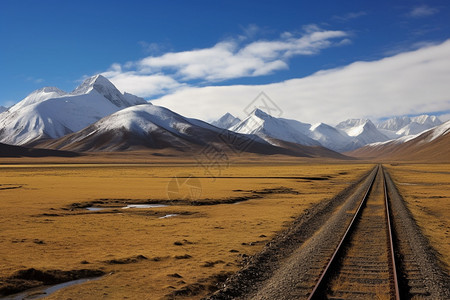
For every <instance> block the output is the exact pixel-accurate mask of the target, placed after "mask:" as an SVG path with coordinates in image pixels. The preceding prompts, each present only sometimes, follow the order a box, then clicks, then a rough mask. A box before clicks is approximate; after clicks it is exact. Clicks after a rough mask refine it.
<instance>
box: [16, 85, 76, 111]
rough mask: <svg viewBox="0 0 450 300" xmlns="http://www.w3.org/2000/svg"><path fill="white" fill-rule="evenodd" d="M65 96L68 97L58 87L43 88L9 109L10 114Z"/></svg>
mask: <svg viewBox="0 0 450 300" xmlns="http://www.w3.org/2000/svg"><path fill="white" fill-rule="evenodd" d="M65 95H68V93H66V92H64V91H62V90H60V89H58V88H57V87H52V86H46V87H43V88H41V89H39V90H36V91H34V92H32V93H31V94H29V95H28V96H26V97H25V98H24V99H23V100H22V101H20V102H19V103H17V104H15V105H13V106H12V107H11V108H10V109H9V111H10V112H14V111H18V110H19V109H21V108H23V107H25V106H28V105H31V104H35V103H40V102H43V101H45V100H48V99H52V98H59V97H63V96H65Z"/></svg>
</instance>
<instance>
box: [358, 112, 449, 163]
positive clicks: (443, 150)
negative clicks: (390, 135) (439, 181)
mask: <svg viewBox="0 0 450 300" xmlns="http://www.w3.org/2000/svg"><path fill="white" fill-rule="evenodd" d="M448 149H450V121H447V122H445V123H443V124H441V125H439V126H436V127H434V128H431V129H428V130H426V131H424V132H421V133H419V134H415V135H409V136H403V137H400V138H398V139H395V140H390V141H386V142H379V143H373V144H369V145H366V146H364V147H362V148H359V149H357V150H355V151H352V152H350V153H349V154H350V155H352V156H355V157H361V158H374V157H376V158H386V159H400V160H417V161H419V160H421V161H446V162H448V161H449V160H450V155H449V150H448Z"/></svg>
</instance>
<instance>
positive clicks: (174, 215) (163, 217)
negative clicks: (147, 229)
mask: <svg viewBox="0 0 450 300" xmlns="http://www.w3.org/2000/svg"><path fill="white" fill-rule="evenodd" d="M176 216H178V214H170V215H165V216H162V217H159V218H158V219H167V218H172V217H176Z"/></svg>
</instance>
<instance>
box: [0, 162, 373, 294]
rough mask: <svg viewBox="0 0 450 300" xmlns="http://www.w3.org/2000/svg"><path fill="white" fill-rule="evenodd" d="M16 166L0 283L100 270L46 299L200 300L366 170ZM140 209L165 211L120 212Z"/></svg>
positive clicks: (0, 175) (6, 173)
mask: <svg viewBox="0 0 450 300" xmlns="http://www.w3.org/2000/svg"><path fill="white" fill-rule="evenodd" d="M12 162H13V161H9V163H12ZM27 162H28V163H33V164H22V165H17V164H9V165H2V166H0V266H1V267H0V277H2V278H8V277H11V276H13V275H14V274H17V273H16V272H18V271H19V270H26V269H29V268H35V269H37V270H44V271H45V270H61V271H70V270H79V269H90V270H100V271H103V272H104V273H106V275H105V276H103V277H101V278H100V279H98V280H95V281H90V282H87V283H84V284H83V285H77V286H72V287H68V288H66V289H63V290H60V291H58V292H56V293H54V294H52V295H51V296H50V297H48V299H68V298H72V299H80V298H83V299H102V298H121V299H126V298H130V299H131V298H139V299H159V298H164V297H166V298H177V297H183V296H189V297H190V298H194V299H195V298H201V297H202V296H204V295H206V294H207V293H209V292H210V291H212V290H214V289H215V283H216V282H217V281H220V280H223V279H224V277H225V276H226V274H228V273H230V272H235V271H236V270H238V269H239V266H240V264H241V263H242V261H244V260H246V258H247V257H248V256H249V255H252V254H255V253H256V252H258V251H259V250H260V249H261V248H262V247H263V245H264V244H265V243H266V242H267V241H269V240H270V239H271V237H273V236H274V235H275V234H276V233H277V232H279V231H281V230H283V229H284V228H286V227H287V226H289V224H290V223H291V221H292V220H293V218H295V217H296V216H298V215H300V214H301V213H302V212H303V211H304V210H305V209H307V208H309V207H311V206H314V205H315V204H317V203H318V202H319V201H321V200H323V199H327V198H331V197H332V196H333V195H335V194H336V193H337V192H339V191H340V190H342V189H344V188H345V187H346V186H348V185H349V184H350V183H352V182H354V181H355V180H357V179H358V178H359V177H360V176H361V175H362V174H364V173H365V172H367V171H368V170H369V169H370V168H371V167H373V164H356V163H344V164H341V163H328V164H323V163H321V162H314V161H313V162H311V161H306V162H305V161H285V160H280V161H279V162H275V161H274V160H273V159H272V160H271V161H270V162H268V163H265V162H262V161H257V160H255V161H252V162H251V163H245V164H244V163H242V162H239V161H237V162H235V163H233V164H231V165H229V166H228V167H227V168H226V169H224V170H221V172H220V174H215V177H216V178H211V177H208V176H209V175H210V174H208V173H207V172H205V169H204V168H203V167H201V166H199V165H198V164H196V163H193V162H183V163H174V162H160V163H151V164H144V163H139V164H128V165H124V164H120V165H119V164H82V163H81V162H78V161H77V164H60V163H59V164H48V163H47V164H41V165H40V164H36V163H39V161H36V160H35V161H33V160H32V161H27ZM149 203H151V204H159V205H167V206H160V207H152V208H128V209H123V207H126V206H127V205H130V204H134V205H136V204H138V205H139V204H149ZM90 206H93V207H96V208H103V210H98V211H89V210H88V209H87V207H90ZM173 215H175V216H173ZM0 281H1V280H0Z"/></svg>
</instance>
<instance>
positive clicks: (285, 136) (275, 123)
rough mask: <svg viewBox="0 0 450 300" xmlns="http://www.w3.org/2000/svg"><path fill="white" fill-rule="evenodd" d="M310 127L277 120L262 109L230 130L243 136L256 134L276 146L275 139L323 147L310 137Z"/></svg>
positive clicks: (280, 119)
mask: <svg viewBox="0 0 450 300" xmlns="http://www.w3.org/2000/svg"><path fill="white" fill-rule="evenodd" d="M310 127H311V125H310V124H306V123H302V122H299V121H295V120H288V119H283V118H275V117H272V116H270V115H268V114H267V113H265V112H263V111H262V110H260V109H255V110H254V111H253V112H252V113H251V114H250V115H248V116H247V118H245V119H244V120H242V121H241V122H239V123H238V124H236V125H234V126H232V127H231V128H230V130H231V131H234V132H238V133H242V134H255V135H257V136H259V137H261V138H262V139H264V140H266V141H268V142H269V143H272V144H274V145H277V142H276V141H275V140H274V139H278V140H282V141H286V142H291V143H297V144H300V145H306V146H321V144H320V143H319V142H318V141H315V140H313V139H312V138H310V137H309V136H308V134H309V128H310Z"/></svg>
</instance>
